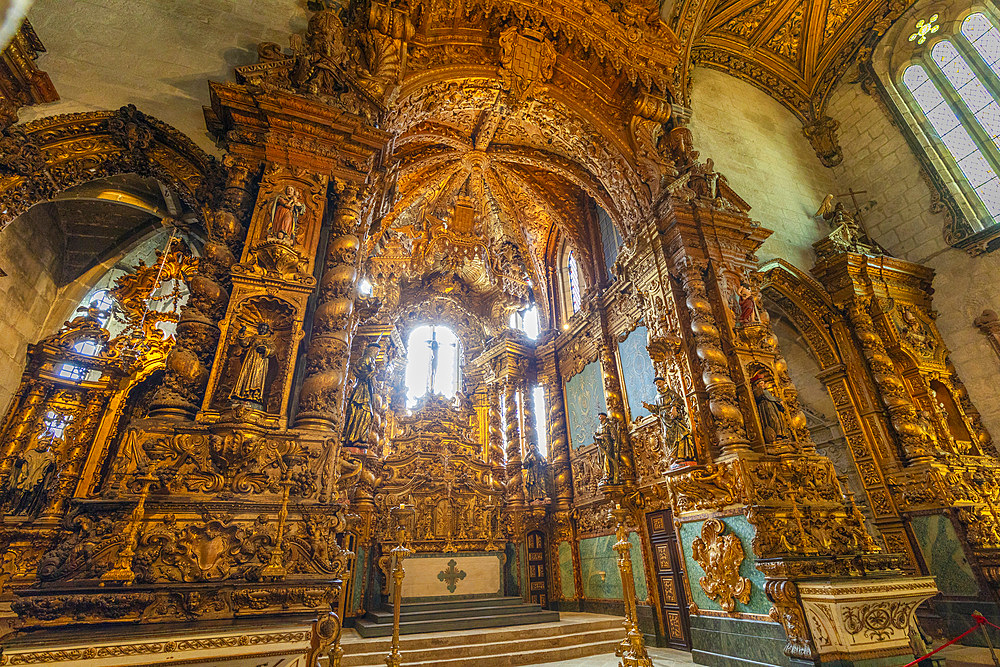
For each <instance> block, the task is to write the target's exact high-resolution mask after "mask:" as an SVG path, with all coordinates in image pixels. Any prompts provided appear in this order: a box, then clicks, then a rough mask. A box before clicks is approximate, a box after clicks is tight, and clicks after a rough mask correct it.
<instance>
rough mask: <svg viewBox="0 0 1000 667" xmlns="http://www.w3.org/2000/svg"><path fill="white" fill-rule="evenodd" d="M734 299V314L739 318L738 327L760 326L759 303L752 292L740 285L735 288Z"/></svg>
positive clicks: (761, 320)
mask: <svg viewBox="0 0 1000 667" xmlns="http://www.w3.org/2000/svg"><path fill="white" fill-rule="evenodd" d="M736 297H737V299H736V305H737V310H736V314H737V316H738V317H739V324H740V326H741V327H745V326H749V325H754V324H761V323H762V322H763V319H762V318H761V311H760V303H759V302H758V301H757V295H756V294H754V292H753V290H752V289H750V288H749V287H748V286H746V285H745V284H743V283H740V286H739V287H737V288H736Z"/></svg>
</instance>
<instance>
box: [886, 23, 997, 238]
mask: <svg viewBox="0 0 1000 667" xmlns="http://www.w3.org/2000/svg"><path fill="white" fill-rule="evenodd" d="M932 22H933V21H932ZM918 27H919V26H918ZM915 34H916V33H915ZM930 34H932V33H928V34H927V36H930ZM911 41H914V40H911ZM916 41H917V43H918V44H919V43H922V42H921V41H920V40H916ZM916 60H917V62H915V63H914V64H912V65H910V66H909V67H907V68H906V69H905V70H904V71H903V75H902V83H903V86H904V87H905V89H906V90H907V91H908V92H909V94H910V96H911V101H912V103H913V106H914V107H915V108H916V109H915V110H918V111H919V116H920V117H921V120H922V121H923V122H924V129H925V131H926V132H927V134H928V135H929V136H930V137H931V138H932V139H936V140H937V143H938V146H939V148H943V149H944V150H943V151H940V152H941V153H942V158H944V160H945V162H947V163H948V166H949V170H950V171H951V173H952V176H953V178H954V180H955V182H957V183H958V184H959V187H960V189H961V190H962V194H964V195H965V198H966V199H967V200H968V202H969V204H970V206H971V207H972V208H973V209H974V210H975V211H976V213H977V214H978V217H979V221H978V229H977V230H976V231H980V230H982V229H985V228H987V227H990V226H992V225H994V224H996V223H997V222H998V220H1000V176H998V174H1000V30H998V29H997V27H996V26H995V25H994V24H993V22H992V20H991V19H990V17H988V16H987V15H986V14H984V13H981V12H977V13H975V14H971V15H970V16H969V17H968V18H966V19H965V20H964V21H963V22H962V24H961V30H960V31H959V32H958V33H956V34H953V35H950V36H946V37H945V38H944V39H942V40H940V41H938V42H937V43H935V44H933V46H931V48H930V50H929V52H924V53H922V54H920V56H919V57H918V58H917V59H916Z"/></svg>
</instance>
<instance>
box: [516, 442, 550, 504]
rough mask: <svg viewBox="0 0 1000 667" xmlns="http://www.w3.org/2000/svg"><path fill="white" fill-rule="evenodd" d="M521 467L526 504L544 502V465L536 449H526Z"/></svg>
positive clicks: (532, 447)
mask: <svg viewBox="0 0 1000 667" xmlns="http://www.w3.org/2000/svg"><path fill="white" fill-rule="evenodd" d="M521 466H522V467H523V468H524V490H525V493H526V494H527V496H528V502H532V501H535V500H545V463H544V462H543V461H542V457H541V456H539V455H538V448H537V447H534V446H531V447H528V451H527V452H526V453H525V455H524V458H523V459H522V460H521Z"/></svg>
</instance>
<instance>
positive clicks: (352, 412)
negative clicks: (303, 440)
mask: <svg viewBox="0 0 1000 667" xmlns="http://www.w3.org/2000/svg"><path fill="white" fill-rule="evenodd" d="M378 350H379V344H378V343H368V346H367V347H365V351H364V352H363V353H362V354H361V359H359V360H358V363H357V365H356V366H355V367H354V378H355V382H354V389H352V390H351V396H350V398H348V400H347V410H346V412H345V414H344V435H343V444H344V446H345V447H361V448H364V449H366V448H367V447H368V434H369V433H370V432H371V428H372V421H373V420H374V418H375V412H374V402H375V371H376V366H375V358H376V357H377V356H378Z"/></svg>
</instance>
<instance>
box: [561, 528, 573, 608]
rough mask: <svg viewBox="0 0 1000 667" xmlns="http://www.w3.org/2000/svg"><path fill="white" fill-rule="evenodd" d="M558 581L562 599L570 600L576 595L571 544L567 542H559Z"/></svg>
mask: <svg viewBox="0 0 1000 667" xmlns="http://www.w3.org/2000/svg"><path fill="white" fill-rule="evenodd" d="M559 583H560V585H561V587H562V596H563V599H565V600H570V599H572V598H573V596H574V595H576V586H574V585H573V545H571V544H570V543H569V542H560V543H559Z"/></svg>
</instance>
